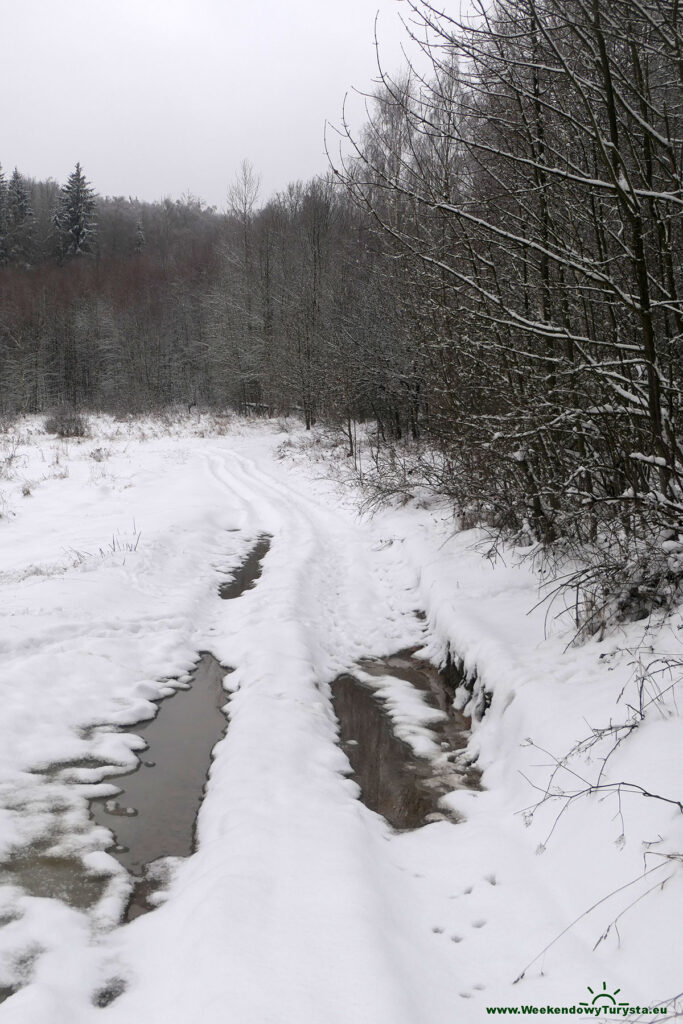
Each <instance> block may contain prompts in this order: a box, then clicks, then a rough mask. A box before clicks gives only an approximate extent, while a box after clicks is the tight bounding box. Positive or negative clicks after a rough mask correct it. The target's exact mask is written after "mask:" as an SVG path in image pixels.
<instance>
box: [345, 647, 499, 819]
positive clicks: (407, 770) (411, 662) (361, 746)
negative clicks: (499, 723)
mask: <svg viewBox="0 0 683 1024" xmlns="http://www.w3.org/2000/svg"><path fill="white" fill-rule="evenodd" d="M412 654H413V652H412V651H402V652H400V653H399V654H396V655H393V656H391V657H389V658H383V659H381V660H380V659H378V660H372V661H371V660H365V661H362V662H360V663H359V668H360V669H362V671H363V672H365V673H367V674H368V675H372V676H376V677H378V676H394V677H395V678H397V679H403V680H405V681H407V682H409V683H411V684H412V685H413V686H416V687H417V688H418V689H419V690H420V691H421V692H422V693H424V694H425V696H426V699H427V703H428V704H429V705H430V707H433V708H437V709H438V710H441V711H443V712H444V713H445V716H446V717H444V719H443V720H440V721H437V722H434V723H430V724H429V729H430V732H432V734H433V736H434V740H435V741H436V742H437V743H438V744H439V745H440V746H441V748H442V750H444V757H443V763H439V764H435V763H434V761H432V760H429V759H427V758H424V757H418V756H417V755H416V754H414V753H413V751H412V749H411V747H409V746H408V744H407V743H405V742H404V741H403V740H401V739H399V738H398V737H397V736H396V735H395V734H394V731H393V728H392V722H391V719H390V717H389V715H388V714H387V712H386V711H385V710H384V708H383V707H382V700H381V698H380V697H378V696H376V695H375V693H374V692H373V691H372V690H371V689H370V688H369V687H368V686H366V685H364V684H363V683H361V682H360V681H359V680H358V679H356V678H355V676H352V675H348V674H345V675H341V676H339V677H338V678H337V679H336V680H335V681H334V683H333V684H332V702H333V706H334V710H335V713H336V715H337V719H338V721H339V728H340V743H341V746H342V749H343V750H344V753H345V754H346V756H347V757H348V759H349V762H350V764H351V768H352V769H353V778H354V779H355V781H356V782H357V783H358V785H359V786H360V789H361V800H362V801H363V803H364V804H365V805H366V806H367V807H369V808H370V809H371V810H373V811H377V812H378V813H379V814H381V815H382V816H383V817H384V818H385V819H386V820H387V821H388V822H389V824H390V825H391V826H392V827H393V828H395V829H398V830H403V829H415V828H419V827H420V826H422V825H425V824H427V823H428V822H430V821H434V820H438V819H443V818H450V819H451V820H457V819H456V818H455V816H454V815H452V814H449V813H448V812H446V811H445V810H444V809H443V808H442V807H440V806H439V801H440V799H441V797H442V796H444V795H445V794H446V793H449V792H451V791H452V790H453V789H456V788H460V789H462V788H468V789H478V788H479V773H478V772H477V771H476V770H475V769H473V768H471V767H467V768H460V767H457V766H456V765H453V764H452V763H451V762H450V757H451V756H452V755H454V754H457V752H458V751H461V750H463V749H464V747H466V745H467V741H468V738H469V725H470V723H469V720H468V719H466V718H465V717H464V716H463V715H460V714H458V712H456V711H454V710H453V709H452V707H451V702H452V698H451V697H450V696H449V694H448V692H447V690H446V689H445V688H444V684H443V682H442V680H441V678H440V673H439V671H438V669H436V668H434V666H433V665H430V664H428V663H426V662H423V661H419V660H418V659H416V658H414V657H413V656H412Z"/></svg>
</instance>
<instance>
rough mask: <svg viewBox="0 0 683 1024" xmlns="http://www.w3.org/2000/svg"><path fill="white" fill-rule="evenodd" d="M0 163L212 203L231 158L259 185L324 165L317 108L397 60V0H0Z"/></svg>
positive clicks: (329, 105)
mask: <svg viewBox="0 0 683 1024" xmlns="http://www.w3.org/2000/svg"><path fill="white" fill-rule="evenodd" d="M2 8H3V10H2V22H3V56H2V61H1V62H0V118H1V120H0V124H2V131H1V132H0V162H1V163H2V166H3V168H4V169H5V171H6V172H7V171H11V170H12V169H13V167H14V166H15V165H16V166H18V168H19V170H20V171H21V172H22V173H24V174H27V175H29V176H32V177H36V178H47V177H53V178H56V179H57V180H58V181H60V182H63V181H64V180H65V178H66V176H67V175H68V174H69V172H70V171H71V170H72V169H73V167H74V165H75V163H76V161H77V160H79V161H80V162H81V164H82V165H83V168H84V170H85V172H86V175H87V177H88V178H89V179H90V181H91V182H92V183H93V185H94V186H95V188H96V189H97V191H98V192H100V193H101V194H103V195H125V196H127V195H137V196H139V197H140V198H141V199H149V200H153V199H160V198H162V197H163V196H165V195H170V196H172V197H174V198H175V197H177V196H179V195H181V194H182V193H184V192H186V191H190V192H192V193H194V194H195V195H198V196H201V197H202V198H203V199H205V200H207V201H208V202H210V203H212V204H216V205H217V206H219V207H220V208H222V207H223V206H224V205H225V195H226V190H227V186H228V184H229V182H230V181H231V180H232V179H233V177H234V175H235V173H236V171H237V168H238V165H239V163H240V161H241V160H242V159H243V158H247V159H249V160H250V161H251V162H252V164H253V165H254V167H255V168H256V170H257V171H258V172H259V173H260V174H261V178H262V190H261V192H262V198H265V197H267V196H268V195H270V194H271V193H273V192H274V191H276V190H277V189H280V188H282V187H283V186H284V185H286V184H287V182H288V181H292V180H295V179H297V178H308V177H311V176H312V175H313V174H316V173H318V172H320V171H324V170H325V169H326V167H327V162H326V158H325V154H324V149H323V130H324V122H325V119H326V118H327V119H329V120H331V121H333V122H336V123H338V122H339V119H340V113H341V108H342V102H343V98H344V94H345V92H346V91H347V90H348V89H349V88H350V87H351V86H357V87H359V88H362V89H363V88H365V89H367V88H368V87H369V86H370V85H371V80H372V78H373V77H374V76H375V75H376V64H375V52H374V42H373V32H374V20H375V14H376V12H377V11H379V23H378V24H379V36H380V41H381V42H382V50H383V54H384V55H385V57H386V62H387V65H388V66H389V67H391V68H393V69H395V68H396V67H398V65H399V64H400V61H401V51H400V41H401V40H402V39H403V29H402V26H401V23H400V19H399V14H400V13H402V12H405V5H402V4H401V3H400V2H399V0H239V2H238V0H14V2H12V3H10V0H4V3H3V5H2Z"/></svg>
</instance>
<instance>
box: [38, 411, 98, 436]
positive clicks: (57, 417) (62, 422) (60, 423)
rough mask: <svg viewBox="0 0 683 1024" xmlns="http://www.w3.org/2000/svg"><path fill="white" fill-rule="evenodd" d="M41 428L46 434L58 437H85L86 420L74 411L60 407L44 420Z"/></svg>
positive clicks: (86, 429)
mask: <svg viewBox="0 0 683 1024" xmlns="http://www.w3.org/2000/svg"><path fill="white" fill-rule="evenodd" d="M43 427H44V429H45V432H46V433H47V434H57V436H58V437H85V436H86V434H87V433H88V420H87V418H86V417H85V416H83V415H82V413H80V412H76V411H75V409H70V408H69V407H68V406H61V407H60V408H59V409H56V410H55V411H54V412H52V413H50V415H49V416H47V417H46V418H45V422H44V423H43Z"/></svg>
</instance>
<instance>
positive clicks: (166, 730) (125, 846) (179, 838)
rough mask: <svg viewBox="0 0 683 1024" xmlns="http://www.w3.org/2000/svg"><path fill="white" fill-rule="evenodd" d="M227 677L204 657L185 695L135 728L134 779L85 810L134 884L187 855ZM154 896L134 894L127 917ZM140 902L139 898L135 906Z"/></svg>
mask: <svg viewBox="0 0 683 1024" xmlns="http://www.w3.org/2000/svg"><path fill="white" fill-rule="evenodd" d="M225 674H226V669H224V668H223V666H222V665H221V664H220V663H219V662H218V661H216V659H215V658H214V657H213V655H211V654H207V653H204V654H202V655H201V657H200V659H199V662H198V664H197V667H196V668H195V670H194V672H193V673H192V683H191V686H190V688H189V689H188V690H180V691H179V692H178V693H176V694H175V695H174V696H173V697H171V698H167V699H166V700H163V701H161V703H160V706H159V713H158V715H157V716H156V718H153V719H152V720H151V721H150V722H145V723H143V724H142V725H137V726H135V732H136V734H137V735H139V736H142V738H143V739H144V740H145V741H146V742H147V744H148V746H147V749H146V750H145V751H143V752H142V754H141V763H140V765H139V766H138V767H137V768H136V769H135V770H134V771H132V772H129V773H128V774H126V775H117V776H116V777H115V778H114V779H112V782H114V783H115V784H116V785H117V786H119V787H120V788H121V790H122V792H121V793H120V794H119V795H118V796H116V797H113V798H109V799H106V800H93V801H92V802H91V813H92V816H93V817H94V819H95V821H96V822H97V824H98V825H104V826H105V827H106V828H108V829H110V830H111V832H113V833H114V837H115V841H116V845H115V846H114V847H113V848H112V849H111V850H110V853H112V854H113V856H115V857H116V859H117V860H118V861H120V863H121V864H123V866H124V867H125V868H126V869H127V870H128V871H129V872H130V874H131V875H133V876H134V878H138V879H140V878H142V876H143V875H144V873H145V869H146V866H147V865H148V864H151V863H152V862H153V861H155V860H157V859H158V858H160V857H188V856H189V855H190V854H191V853H192V849H193V845H194V825H195V820H196V817H197V812H198V810H199V805H200V804H201V801H202V796H203V792H204V785H205V783H206V777H207V773H208V768H209V764H210V762H211V751H212V749H213V747H214V746H215V745H216V743H217V742H218V740H219V739H220V738H221V736H222V735H223V733H224V732H225V728H226V720H225V716H224V714H223V712H222V711H221V707H223V705H224V704H225V702H226V694H225V691H224V690H223V677H224V676H225ZM159 881H160V882H161V881H162V879H159ZM155 888H156V886H155V885H154V884H152V885H150V884H146V885H144V886H137V887H136V893H135V895H134V897H133V902H132V904H131V906H130V908H129V916H131V917H134V916H137V913H138V912H141V911H142V910H143V909H148V907H147V906H146V905H145V901H144V898H146V896H147V895H149V893H150V892H151V891H153V890H154V889H155ZM138 890H139V891H138ZM138 897H141V898H143V897H144V898H143V899H142V903H141V904H140V901H139V900H138Z"/></svg>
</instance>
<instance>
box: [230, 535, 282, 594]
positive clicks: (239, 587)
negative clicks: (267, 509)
mask: <svg viewBox="0 0 683 1024" xmlns="http://www.w3.org/2000/svg"><path fill="white" fill-rule="evenodd" d="M271 539H272V538H271V537H270V536H269V534H267V533H263V534H261V536H260V537H259V539H258V541H257V542H256V544H255V545H254V547H253V548H252V549H251V551H250V552H249V554H248V555H247V557H246V558H245V559H244V561H243V562H242V564H241V565H240V566H238V568H237V569H232V570H231V571H230V575H231V576H232V579H230V580H226V581H225V582H224V583H221V584H220V585H219V587H218V594H219V596H220V597H222V598H223V600H224V601H229V600H231V599H232V598H234V597H241V595H242V594H243V593H244V592H245V590H251V589H252V587H254V586H255V584H256V581H257V580H258V579H260V578H261V572H262V568H263V566H262V562H263V559H264V558H265V557H266V555H267V554H268V552H269V550H270V542H271Z"/></svg>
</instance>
